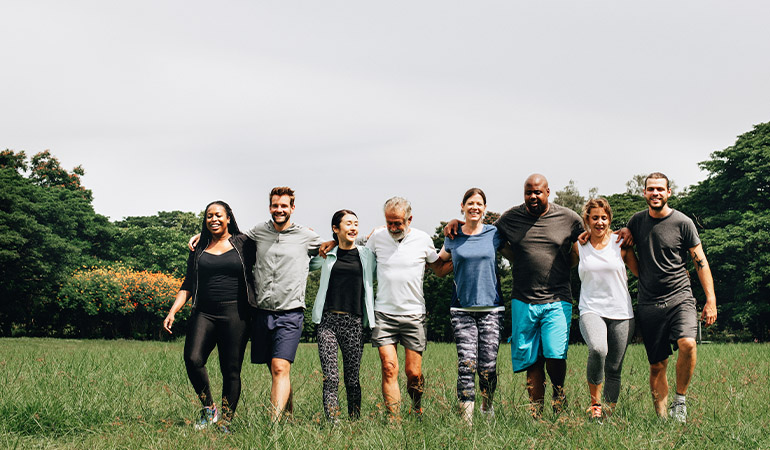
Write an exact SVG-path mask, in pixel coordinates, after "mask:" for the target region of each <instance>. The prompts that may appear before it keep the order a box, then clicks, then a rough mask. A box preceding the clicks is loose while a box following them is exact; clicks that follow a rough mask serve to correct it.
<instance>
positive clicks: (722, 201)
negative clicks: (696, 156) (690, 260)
mask: <svg viewBox="0 0 770 450" xmlns="http://www.w3.org/2000/svg"><path fill="white" fill-rule="evenodd" d="M699 167H700V168H701V169H703V170H705V171H707V172H708V176H707V178H706V179H705V180H703V181H701V182H700V183H698V184H697V185H695V186H693V187H691V188H690V190H689V194H688V195H687V196H686V197H685V198H683V199H681V201H680V202H679V205H678V206H679V208H680V209H682V210H683V211H684V212H686V213H687V214H689V215H690V216H692V217H693V218H694V220H695V223H696V225H697V226H699V227H701V228H702V231H701V232H700V237H701V241H702V242H703V247H704V250H705V252H706V255H707V258H708V261H709V265H710V266H711V272H712V274H713V275H714V282H715V288H716V294H717V305H718V307H719V314H720V316H719V319H718V321H717V324H718V326H719V327H721V328H730V329H733V330H745V331H747V332H749V333H750V334H751V335H753V336H754V337H755V338H758V339H762V340H767V339H768V338H770V331H769V329H768V324H770V302H768V299H770V123H762V124H759V125H756V126H755V127H754V129H753V130H751V131H749V132H747V133H744V134H742V135H741V136H738V139H737V140H736V142H735V144H733V145H732V146H730V147H727V148H726V149H724V150H720V151H716V152H714V153H712V154H711V159H710V160H707V161H703V162H701V163H700V164H699ZM693 279H694V280H695V279H696V278H693Z"/></svg>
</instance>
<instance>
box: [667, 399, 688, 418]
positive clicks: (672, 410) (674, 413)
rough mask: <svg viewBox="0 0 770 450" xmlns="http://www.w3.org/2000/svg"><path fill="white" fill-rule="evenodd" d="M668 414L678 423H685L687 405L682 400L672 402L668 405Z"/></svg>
mask: <svg viewBox="0 0 770 450" xmlns="http://www.w3.org/2000/svg"><path fill="white" fill-rule="evenodd" d="M668 416H669V417H671V418H672V419H674V420H676V421H677V422H679V423H687V405H685V404H684V402H674V403H672V404H671V406H669V407H668Z"/></svg>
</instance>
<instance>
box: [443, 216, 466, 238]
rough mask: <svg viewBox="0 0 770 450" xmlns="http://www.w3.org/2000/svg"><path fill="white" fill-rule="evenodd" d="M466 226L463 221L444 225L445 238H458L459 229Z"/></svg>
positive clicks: (454, 220)
mask: <svg viewBox="0 0 770 450" xmlns="http://www.w3.org/2000/svg"><path fill="white" fill-rule="evenodd" d="M463 225H465V222H463V221H462V220H457V219H452V220H450V221H449V222H448V223H447V224H446V225H444V236H446V237H448V238H449V239H454V238H455V236H457V229H458V228H460V227H461V226H463Z"/></svg>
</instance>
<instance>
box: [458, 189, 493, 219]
mask: <svg viewBox="0 0 770 450" xmlns="http://www.w3.org/2000/svg"><path fill="white" fill-rule="evenodd" d="M461 207H462V212H463V215H465V221H466V222H477V221H479V220H481V219H483V218H484V213H485V212H486V210H487V205H486V204H485V203H484V198H483V197H482V196H481V194H473V195H471V196H470V197H468V199H467V200H465V203H463V204H462V205H461Z"/></svg>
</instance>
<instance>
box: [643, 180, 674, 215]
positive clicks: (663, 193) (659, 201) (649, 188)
mask: <svg viewBox="0 0 770 450" xmlns="http://www.w3.org/2000/svg"><path fill="white" fill-rule="evenodd" d="M670 196H671V189H669V188H668V182H667V181H666V180H665V179H663V178H649V179H647V182H646V184H645V187H644V200H645V201H647V205H648V206H649V207H650V209H651V210H653V211H657V212H659V211H661V210H663V208H665V207H666V204H667V203H668V198H669V197H670Z"/></svg>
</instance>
